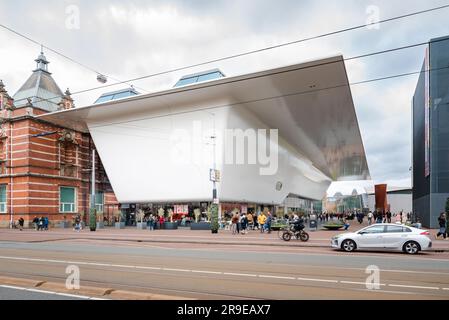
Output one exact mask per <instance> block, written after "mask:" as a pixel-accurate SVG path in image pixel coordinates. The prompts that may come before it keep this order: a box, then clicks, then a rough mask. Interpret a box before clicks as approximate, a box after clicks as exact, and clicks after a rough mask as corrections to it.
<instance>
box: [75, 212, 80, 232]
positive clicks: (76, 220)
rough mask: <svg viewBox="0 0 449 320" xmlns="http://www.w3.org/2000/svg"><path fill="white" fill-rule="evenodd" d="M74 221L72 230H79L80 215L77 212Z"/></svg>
mask: <svg viewBox="0 0 449 320" xmlns="http://www.w3.org/2000/svg"><path fill="white" fill-rule="evenodd" d="M74 223H75V227H74V228H73V231H76V232H80V230H81V217H80V215H79V214H77V215H76V217H75V222H74Z"/></svg>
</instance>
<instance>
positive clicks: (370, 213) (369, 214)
mask: <svg viewBox="0 0 449 320" xmlns="http://www.w3.org/2000/svg"><path fill="white" fill-rule="evenodd" d="M371 223H373V213H372V212H371V210H370V211H369V212H368V225H371Z"/></svg>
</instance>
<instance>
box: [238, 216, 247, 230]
mask: <svg viewBox="0 0 449 320" xmlns="http://www.w3.org/2000/svg"><path fill="white" fill-rule="evenodd" d="M240 226H241V227H242V234H246V233H247V227H248V218H247V217H246V215H245V214H244V213H243V214H242V216H241V218H240Z"/></svg>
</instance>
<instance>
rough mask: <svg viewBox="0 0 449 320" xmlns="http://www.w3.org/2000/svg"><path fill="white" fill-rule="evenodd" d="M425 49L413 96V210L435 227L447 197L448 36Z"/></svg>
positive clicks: (448, 166) (425, 224)
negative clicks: (424, 56)
mask: <svg viewBox="0 0 449 320" xmlns="http://www.w3.org/2000/svg"><path fill="white" fill-rule="evenodd" d="M427 50H428V51H427V52H426V58H425V61H424V64H423V67H422V73H421V74H420V76H419V79H418V84H417V87H416V91H415V95H414V97H413V111H412V115H413V121H412V125H413V213H414V216H415V217H417V218H419V219H420V220H421V222H422V223H423V225H424V226H426V227H437V224H438V222H437V217H438V215H439V214H440V213H441V212H443V211H444V209H445V208H444V207H445V203H446V199H447V198H448V197H449V37H444V38H438V39H433V40H431V41H430V43H429V47H428V49H427ZM428 70H430V71H428Z"/></svg>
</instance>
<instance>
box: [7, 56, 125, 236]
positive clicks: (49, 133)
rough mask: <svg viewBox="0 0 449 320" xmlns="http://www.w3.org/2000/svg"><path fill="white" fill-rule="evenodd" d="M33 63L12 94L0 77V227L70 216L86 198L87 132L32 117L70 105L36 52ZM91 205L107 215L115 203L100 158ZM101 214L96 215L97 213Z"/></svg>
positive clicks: (89, 148) (88, 169)
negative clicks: (12, 223)
mask: <svg viewBox="0 0 449 320" xmlns="http://www.w3.org/2000/svg"><path fill="white" fill-rule="evenodd" d="M35 61H36V63H37V68H36V69H35V70H34V71H33V73H32V75H31V76H30V77H29V78H28V80H27V81H26V82H25V83H24V85H23V86H22V87H21V88H20V89H19V91H18V92H17V93H16V94H15V95H14V97H13V98H12V97H11V96H10V95H9V94H8V92H7V90H6V89H5V86H4V84H3V82H2V81H1V80H0V123H1V130H0V227H8V226H10V222H11V221H14V222H17V220H18V219H19V218H20V217H23V218H24V219H25V225H28V224H29V223H30V222H31V221H32V220H33V218H34V217H35V216H38V217H41V216H46V217H48V219H49V221H50V225H57V224H58V222H61V221H64V220H65V221H69V222H70V221H72V217H73V216H74V215H75V214H77V213H81V214H82V213H85V215H84V219H85V220H87V216H88V212H89V203H90V184H91V164H92V160H91V159H92V152H93V150H94V144H93V142H92V139H91V137H90V135H89V134H86V133H82V132H76V131H73V130H69V129H67V128H64V127H59V126H55V125H53V124H50V123H46V122H44V121H41V120H38V119H36V118H35V116H37V115H41V114H43V113H47V112H53V111H57V110H61V109H68V108H73V107H74V103H73V100H72V98H71V96H70V92H69V90H68V89H67V91H66V92H65V93H62V91H61V90H60V89H59V87H58V85H57V84H56V82H55V81H54V80H53V78H52V76H51V73H50V72H48V63H49V62H48V61H47V60H46V58H45V56H44V55H43V54H42V53H41V55H40V56H39V57H38V58H37V59H36V60H35ZM96 190H97V195H96V207H97V210H98V211H100V212H104V215H105V217H108V218H109V219H111V218H112V214H113V212H114V211H117V210H118V208H119V204H118V202H117V199H116V198H115V195H114V192H113V190H112V187H111V185H110V183H109V181H108V178H107V175H106V173H105V170H104V169H103V166H102V164H101V160H100V159H99V158H98V156H97V158H96ZM100 217H101V216H100Z"/></svg>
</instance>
